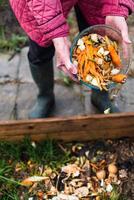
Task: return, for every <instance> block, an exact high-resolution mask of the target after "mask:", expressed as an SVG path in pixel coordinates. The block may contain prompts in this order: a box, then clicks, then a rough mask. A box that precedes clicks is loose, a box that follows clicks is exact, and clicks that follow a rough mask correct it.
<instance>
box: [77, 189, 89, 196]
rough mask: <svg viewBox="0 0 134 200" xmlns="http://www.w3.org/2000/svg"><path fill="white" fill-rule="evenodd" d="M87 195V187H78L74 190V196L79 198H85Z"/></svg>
mask: <svg viewBox="0 0 134 200" xmlns="http://www.w3.org/2000/svg"><path fill="white" fill-rule="evenodd" d="M88 194H89V190H88V187H80V188H77V189H76V190H75V195H77V196H78V197H79V198H82V197H86V196H87V195H88Z"/></svg>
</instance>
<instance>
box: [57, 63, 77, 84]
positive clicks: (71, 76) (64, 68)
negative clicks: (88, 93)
mask: <svg viewBox="0 0 134 200" xmlns="http://www.w3.org/2000/svg"><path fill="white" fill-rule="evenodd" d="M57 67H58V69H60V70H62V71H63V72H64V73H65V74H66V75H68V76H69V77H70V78H71V79H72V80H73V81H75V82H78V79H77V78H75V77H74V75H73V74H72V73H70V71H69V70H68V69H67V68H66V66H65V65H64V64H61V65H59V66H57Z"/></svg>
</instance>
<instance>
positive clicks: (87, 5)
mask: <svg viewBox="0 0 134 200" xmlns="http://www.w3.org/2000/svg"><path fill="white" fill-rule="evenodd" d="M10 3H11V6H12V8H13V10H14V13H15V15H16V17H17V19H18V21H19V23H20V25H21V26H22V28H23V29H24V30H25V32H26V33H27V34H28V36H29V37H30V38H31V39H32V40H34V41H35V42H36V43H38V44H39V45H40V46H47V45H49V44H50V43H51V41H52V39H53V38H56V37H61V36H66V35H68V32H69V28H68V25H67V23H66V18H67V15H68V13H69V11H70V9H71V8H72V7H73V6H74V5H75V4H76V3H77V4H78V6H79V8H80V10H81V11H82V13H83V15H84V17H85V19H86V21H87V22H88V23H89V24H90V25H94V24H101V23H105V16H107V15H119V16H124V17H127V16H128V15H129V14H130V13H131V12H132V11H133V10H134V2H133V0H10Z"/></svg>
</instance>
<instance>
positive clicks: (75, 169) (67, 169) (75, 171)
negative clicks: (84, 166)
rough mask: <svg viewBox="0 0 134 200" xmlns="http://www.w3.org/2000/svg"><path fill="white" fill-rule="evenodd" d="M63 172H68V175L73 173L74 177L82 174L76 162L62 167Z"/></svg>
mask: <svg viewBox="0 0 134 200" xmlns="http://www.w3.org/2000/svg"><path fill="white" fill-rule="evenodd" d="M61 171H62V172H65V173H67V174H68V175H71V174H72V175H73V177H77V176H79V174H80V168H79V167H78V166H77V165H76V164H69V165H67V166H64V167H62V169H61Z"/></svg>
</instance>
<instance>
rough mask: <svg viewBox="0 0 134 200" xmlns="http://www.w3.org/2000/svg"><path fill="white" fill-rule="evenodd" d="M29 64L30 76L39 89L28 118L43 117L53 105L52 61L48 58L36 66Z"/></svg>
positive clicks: (47, 114)
mask: <svg viewBox="0 0 134 200" xmlns="http://www.w3.org/2000/svg"><path fill="white" fill-rule="evenodd" d="M29 64H30V69H31V74H32V77H33V79H34V81H35V83H36V85H37V87H38V89H39V94H38V97H37V101H36V103H35V105H34V107H33V108H32V110H31V112H30V113H29V118H30V119H33V118H45V117H48V116H49V114H50V113H51V111H52V110H53V108H54V105H55V99H54V93H53V88H54V75H53V61H52V60H50V61H47V62H46V63H45V64H39V65H38V66H36V65H35V64H32V63H29Z"/></svg>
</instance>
